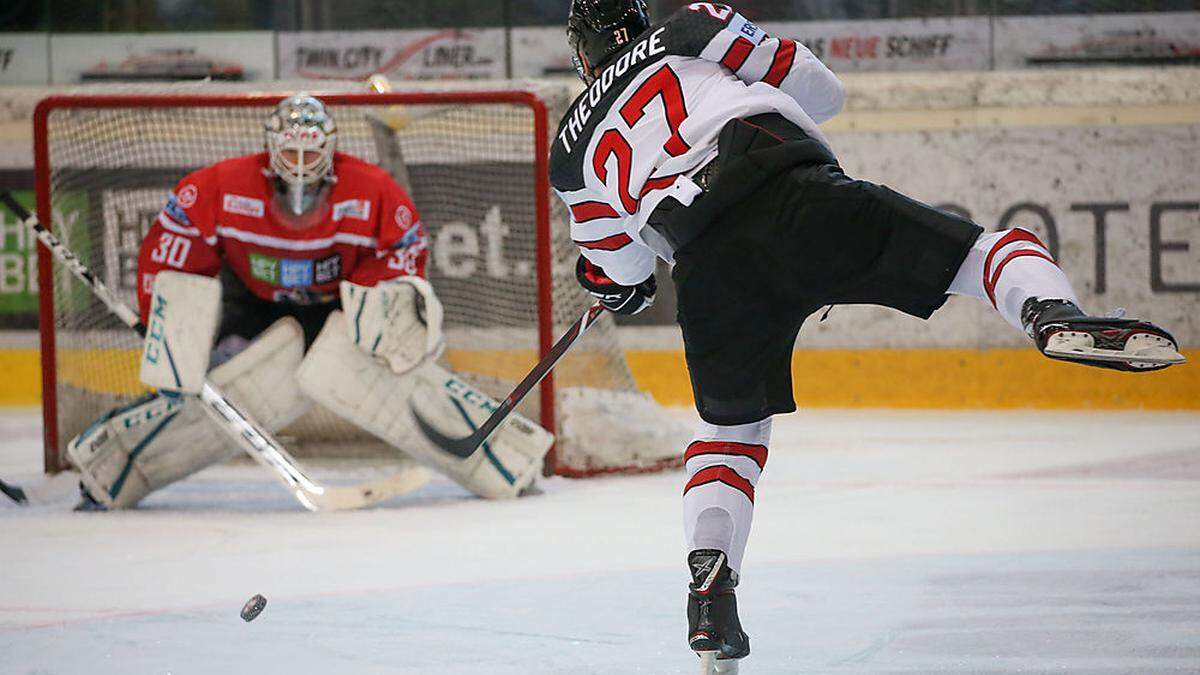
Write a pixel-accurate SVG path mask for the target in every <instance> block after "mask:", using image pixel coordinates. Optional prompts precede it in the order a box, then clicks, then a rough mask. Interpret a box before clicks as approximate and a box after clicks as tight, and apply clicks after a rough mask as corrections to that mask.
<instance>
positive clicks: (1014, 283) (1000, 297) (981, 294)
mask: <svg viewBox="0 0 1200 675" xmlns="http://www.w3.org/2000/svg"><path fill="white" fill-rule="evenodd" d="M948 292H949V293H953V294H955V295H970V296H972V297H976V298H979V299H981V300H985V301H987V302H989V303H991V305H992V306H993V307H995V308H996V310H997V311H999V312H1000V316H1002V317H1004V320H1005V321H1007V322H1008V323H1009V324H1010V325H1011V326H1013V327H1014V328H1016V329H1017V330H1020V331H1024V330H1025V327H1024V326H1022V325H1021V307H1022V306H1023V305H1024V304H1025V301H1026V300H1027V299H1029V298H1038V299H1040V300H1045V299H1048V298H1054V299H1059V300H1070V301H1071V302H1073V303H1075V304H1077V305H1078V304H1079V300H1078V298H1077V297H1076V296H1075V290H1074V289H1072V288H1071V282H1070V281H1069V280H1068V279H1067V276H1066V275H1065V274H1063V271H1062V270H1061V269H1059V267H1058V265H1057V264H1056V263H1055V262H1054V259H1053V258H1051V257H1050V251H1049V250H1048V249H1047V248H1046V245H1045V244H1043V243H1042V241H1041V240H1040V239H1038V237H1037V235H1035V234H1034V233H1032V232H1030V231H1028V230H1023V229H1021V228H1015V229H1012V230H1005V231H1004V232H992V233H989V234H984V235H981V236H980V237H979V239H977V240H976V241H975V244H974V245H973V246H972V247H971V251H970V252H969V253H968V254H967V259H966V260H964V261H963V264H962V267H960V268H959V269H958V274H957V275H955V277H954V281H953V282H951V283H950V288H949V290H948Z"/></svg>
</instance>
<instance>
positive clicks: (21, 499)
mask: <svg viewBox="0 0 1200 675" xmlns="http://www.w3.org/2000/svg"><path fill="white" fill-rule="evenodd" d="M0 492H3V493H4V494H5V495H7V496H8V498H9V499H11V500H13V501H14V502H16V503H18V504H20V505H21V506H28V505H29V497H28V496H26V494H25V491H24V490H22V489H21V488H19V487H17V486H16V485H10V484H8V483H5V482H4V481H2V480H0Z"/></svg>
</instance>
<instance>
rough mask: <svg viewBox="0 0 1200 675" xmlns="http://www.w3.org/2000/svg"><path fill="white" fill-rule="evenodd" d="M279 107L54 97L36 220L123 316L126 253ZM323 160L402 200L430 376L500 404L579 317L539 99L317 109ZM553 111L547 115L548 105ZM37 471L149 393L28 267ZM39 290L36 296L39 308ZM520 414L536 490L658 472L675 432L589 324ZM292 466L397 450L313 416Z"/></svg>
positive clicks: (68, 297)
mask: <svg viewBox="0 0 1200 675" xmlns="http://www.w3.org/2000/svg"><path fill="white" fill-rule="evenodd" d="M294 92H295V89H289V90H279V91H276V92H272V93H269V94H262V93H254V94H249V93H220V92H207V91H205V92H196V91H189V92H188V93H183V94H178V93H172V94H168V95H153V94H143V93H120V94H111V93H108V92H106V93H105V94H104V95H75V96H61V97H52V98H49V99H46V100H44V101H42V103H41V104H40V105H39V106H38V108H37V110H36V112H35V123H34V127H35V165H36V178H37V198H38V204H37V207H38V215H39V218H40V219H41V220H42V221H43V222H51V223H52V227H53V229H54V231H55V232H56V234H57V235H58V236H59V237H60V238H61V239H62V240H63V241H64V242H65V243H66V244H67V246H68V247H69V248H70V249H71V250H72V251H73V252H74V253H75V254H76V255H77V256H79V257H80V258H81V259H82V261H83V262H84V264H85V265H87V266H88V267H89V268H90V269H91V270H92V271H93V273H95V274H96V275H97V277H98V278H99V279H100V280H102V281H103V282H104V283H105V284H107V285H108V286H109V287H110V288H113V289H117V290H118V291H119V292H120V294H121V295H122V296H123V297H124V298H125V300H126V302H127V303H129V304H130V306H134V305H135V304H136V286H135V284H136V268H137V253H138V248H139V245H140V242H141V240H142V237H143V236H144V234H145V232H146V231H147V229H148V227H149V225H150V223H151V222H152V221H153V219H154V218H156V217H157V214H158V212H159V210H160V209H161V208H162V206H163V204H164V203H165V201H166V198H167V195H168V193H169V191H170V190H171V188H173V187H174V185H175V184H176V183H177V181H178V180H179V179H181V178H182V177H183V176H184V175H185V174H187V173H188V172H190V171H193V170H195V169H197V168H200V167H202V166H205V165H208V164H211V163H213V162H217V161H219V160H222V159H225V158H228V157H234V156H238V155H243V154H248V153H253V152H258V151H261V149H262V148H263V132H262V130H263V121H264V119H265V117H266V115H267V113H268V112H269V111H270V109H271V108H272V107H273V106H274V104H275V103H276V102H278V101H279V99H281V98H282V97H284V96H286V95H290V94H291V93H294ZM319 95H320V96H321V97H322V98H323V99H324V100H325V101H326V103H327V104H328V106H329V109H330V113H331V114H332V115H333V117H334V119H335V120H336V122H337V125H338V149H339V150H341V151H343V152H347V153H349V154H352V155H355V156H358V157H360V158H363V159H366V160H368V161H371V162H374V163H377V164H379V165H380V166H382V167H383V168H385V169H386V170H388V171H389V172H390V173H391V174H392V175H393V176H394V177H395V178H396V179H397V181H398V182H400V183H401V184H402V185H404V186H405V187H406V188H408V189H409V191H410V193H411V194H412V196H413V199H414V201H415V202H416V205H417V208H418V210H419V211H420V213H421V217H422V221H423V222H424V223H425V225H426V228H427V229H428V231H429V234H430V249H431V252H430V265H429V276H430V280H431V282H432V283H433V285H434V287H435V289H436V290H437V293H438V296H439V297H440V298H441V300H442V302H443V304H444V305H445V309H446V320H445V326H446V334H447V343H448V344H447V347H448V348H447V351H446V354H445V356H444V357H443V361H444V364H443V365H445V366H447V367H448V368H450V369H451V370H453V371H455V372H457V373H458V374H460V376H462V377H463V378H464V379H466V380H468V381H469V382H471V383H472V384H474V385H475V386H476V387H478V388H480V389H481V390H483V391H484V392H486V393H488V394H489V395H491V396H493V397H495V398H498V399H499V398H503V397H504V396H506V395H507V394H508V392H509V391H510V390H511V388H512V387H513V386H515V384H516V383H517V382H518V381H520V379H521V378H522V377H523V376H524V375H525V374H526V373H527V372H528V371H529V369H530V368H531V367H532V366H533V364H534V363H535V362H536V360H537V359H538V358H539V355H540V354H541V353H543V352H544V351H545V350H546V349H547V348H548V347H549V345H550V344H552V342H553V339H555V338H556V337H557V335H559V334H560V332H561V331H562V330H564V329H565V328H566V327H567V326H569V325H570V324H571V322H573V321H575V320H577V319H578V316H579V313H580V312H581V311H582V310H583V309H584V308H585V307H586V306H587V304H588V299H587V297H586V296H585V295H584V294H583V292H582V291H581V290H580V289H579V288H578V286H577V284H576V283H575V282H574V277H573V267H574V261H575V257H576V255H577V253H576V250H575V247H574V245H573V244H572V243H571V242H570V239H569V233H568V228H567V227H566V224H565V222H564V219H565V217H566V214H565V212H564V210H563V209H562V208H561V206H560V205H559V204H558V203H557V202H558V200H556V199H552V198H551V197H552V195H551V194H550V191H549V187H548V184H547V182H546V157H547V155H548V144H549V137H550V134H551V133H552V132H553V128H552V125H553V120H557V119H558V116H559V114H560V113H561V110H562V109H563V108H564V107H565V104H566V103H567V98H566V97H565V96H562V95H557V94H555V92H553V91H551V95H549V96H547V95H545V92H544V91H543V92H542V95H539V94H538V93H534V92H532V91H527V90H504V91H499V90H495V91H453V92H449V91H441V92H429V91H424V92H422V91H416V92H400V93H388V94H374V93H372V94H363V93H349V94H347V93H327V94H319ZM547 101H549V103H547ZM39 265H40V274H41V277H40V287H41V288H42V289H43V290H42V293H41V326H42V329H41V332H42V359H43V403H44V417H45V434H46V438H45V450H46V468H47V470H50V471H55V470H59V469H62V468H65V467H66V456H65V453H64V451H63V450H64V448H65V447H66V444H67V442H68V441H69V440H70V439H71V438H73V437H74V436H75V435H77V434H78V433H79V432H80V431H82V430H83V429H84V428H85V427H86V426H87V425H88V424H89V423H90V422H91V421H92V420H94V419H95V418H96V417H97V416H99V415H101V414H103V413H104V412H106V411H108V410H110V409H112V408H114V407H117V406H120V405H125V404H128V403H130V402H131V401H133V400H136V398H137V397H139V396H142V395H144V394H146V393H147V390H146V388H145V387H144V386H143V385H141V384H140V383H139V382H138V378H137V365H138V356H139V349H140V343H139V340H138V338H137V337H136V336H135V335H134V334H133V333H132V332H131V331H129V330H128V329H127V328H125V327H124V326H123V325H121V324H120V323H119V322H118V321H117V320H116V319H115V318H114V317H112V316H111V315H110V314H109V313H108V312H107V310H106V309H105V308H104V307H103V305H101V304H100V303H99V302H98V301H96V300H95V299H94V298H93V297H92V296H91V294H90V293H89V291H88V289H86V288H85V287H84V286H83V285H82V284H80V283H78V282H77V281H76V280H75V279H73V278H72V276H71V275H70V273H69V272H68V271H67V270H66V269H65V268H63V267H62V266H61V265H59V264H57V263H53V264H52V261H51V259H50V257H49V255H48V254H47V253H46V252H45V251H44V250H43V251H41V256H40V258H39ZM49 291H52V292H49ZM519 411H520V412H521V413H522V414H524V415H526V416H527V417H529V418H530V419H533V420H538V421H540V422H541V423H542V425H543V426H545V427H546V428H548V429H550V430H552V431H554V432H555V433H556V435H557V440H556V445H555V449H554V451H553V452H552V455H551V456H550V457H549V458H548V462H547V472H548V473H557V474H561V475H568V476H586V475H594V474H598V473H608V472H617V471H638V470H652V469H657V468H662V467H665V466H671V465H674V464H675V463H676V461H677V460H676V458H677V457H678V456H679V454H680V452H679V451H680V449H681V447H682V446H681V441H682V440H684V437H685V436H686V430H684V429H681V428H679V425H678V424H677V423H672V422H671V421H670V419H669V416H666V415H664V414H663V413H662V411H661V410H660V409H659V408H658V406H657V405H656V404H655V403H654V402H653V400H652V399H650V397H649V396H647V395H646V394H644V393H641V392H639V391H638V389H637V387H636V386H635V383H634V379H633V376H632V374H631V372H630V370H629V367H628V365H627V363H626V361H625V358H624V355H623V353H622V351H621V348H620V345H619V343H618V341H617V335H616V329H615V327H614V325H613V323H612V321H611V318H610V317H604V318H603V319H602V320H601V321H600V322H599V323H598V324H597V325H595V326H594V327H593V328H592V329H590V330H589V333H588V334H587V335H586V336H585V337H584V338H583V339H582V340H581V341H580V342H579V343H578V344H577V345H576V346H575V347H574V348H573V349H572V351H571V352H570V353H569V355H568V356H567V357H566V358H565V359H564V360H563V361H562V362H561V363H560V365H559V366H558V367H557V368H556V370H555V371H554V373H553V374H552V377H548V378H547V379H546V380H545V381H544V382H543V384H542V385H541V391H540V395H531V396H529V397H528V398H527V400H526V402H525V403H523V404H522V406H521V408H520V409H519ZM277 436H278V438H279V439H280V440H281V441H282V442H283V443H284V444H285V445H287V446H288V447H289V449H291V450H293V452H295V453H296V454H297V455H298V456H301V457H309V458H330V459H350V460H359V459H361V460H374V459H386V458H388V457H390V456H392V457H394V455H395V451H394V450H393V449H391V448H388V447H387V446H386V445H385V444H383V443H382V442H380V441H378V440H377V439H374V438H372V437H370V436H368V435H367V434H365V433H364V432H361V431H359V430H357V429H356V428H354V427H353V426H351V425H349V424H347V423H345V422H344V421H342V420H340V419H339V418H337V417H336V416H335V415H333V414H332V413H329V412H328V411H324V410H321V409H319V408H318V409H315V410H314V411H313V412H312V413H310V414H308V415H306V416H305V417H304V418H303V419H301V420H300V421H299V422H297V423H296V424H294V425H293V426H291V427H289V428H288V429H286V430H284V431H283V432H281V433H279V434H277Z"/></svg>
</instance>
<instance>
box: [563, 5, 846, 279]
mask: <svg viewBox="0 0 1200 675" xmlns="http://www.w3.org/2000/svg"><path fill="white" fill-rule="evenodd" d="M843 101H844V93H843V89H842V84H841V82H839V81H838V79H837V77H836V76H834V74H833V73H832V72H830V70H829V69H828V68H826V67H825V65H824V64H823V63H821V62H820V61H819V60H818V59H817V57H816V56H814V55H813V54H812V52H810V51H809V50H808V49H807V48H805V47H804V45H802V44H799V43H797V42H796V41H794V40H789V39H786V38H771V37H769V36H767V35H766V33H764V32H763V31H762V29H760V28H758V27H757V26H755V25H754V24H752V23H750V22H749V21H747V20H746V19H745V17H743V16H742V15H740V14H738V13H737V12H735V11H734V10H733V9H732V8H730V7H728V6H726V5H720V4H715V3H711V2H694V3H692V4H690V5H688V6H687V7H684V8H683V9H681V10H679V11H678V12H676V13H675V14H674V15H673V16H671V17H670V18H669V19H667V20H666V21H665V22H663V23H661V24H657V25H655V26H654V27H652V28H651V29H650V30H648V31H647V32H646V33H644V34H643V35H642V36H641V37H640V38H639V39H637V40H636V41H634V42H632V43H631V44H629V45H628V46H626V47H625V49H624V50H622V51H621V52H619V53H618V55H617V56H616V57H614V58H612V59H610V60H609V61H608V65H607V66H605V68H604V69H603V70H602V71H601V73H600V75H599V77H597V78H596V81H595V82H593V83H592V85H591V86H590V87H589V88H588V89H587V90H586V91H584V93H583V94H581V95H580V96H579V98H577V99H576V100H575V101H574V102H573V103H572V104H571V107H570V109H569V110H568V111H567V114H566V116H565V117H564V118H563V120H562V122H561V124H560V125H559V128H558V132H557V137H556V138H555V139H554V146H553V149H552V150H551V153H550V180H551V183H552V184H553V185H554V189H555V191H556V192H557V193H558V195H559V197H561V198H562V200H563V201H564V202H565V203H566V204H567V207H568V208H569V209H570V212H571V238H572V239H573V240H574V241H575V243H576V244H577V245H578V246H579V248H580V250H581V251H582V253H583V255H584V256H585V257H587V259H588V260H590V261H591V262H592V263H593V264H595V265H598V266H599V267H601V268H603V270H604V272H605V273H606V274H607V275H608V277H609V278H611V279H613V280H614V281H616V282H617V283H620V284H626V285H634V284H637V283H640V282H642V281H644V280H645V279H646V278H647V277H649V276H650V275H651V274H652V273H653V272H654V266H655V258H656V257H661V258H663V259H664V260H666V261H667V262H672V258H673V254H674V252H673V251H672V250H671V247H670V246H669V245H668V244H667V242H666V241H665V240H664V239H663V238H662V237H661V236H659V235H658V233H657V232H655V231H654V230H653V229H651V228H650V227H648V226H647V224H646V221H647V219H648V218H649V216H650V213H651V212H652V211H653V210H654V208H655V207H656V206H658V204H659V203H660V202H661V201H662V200H663V199H665V198H666V197H667V196H674V197H675V198H676V199H678V200H679V201H680V202H681V203H682V204H684V205H687V204H691V203H692V200H694V199H695V197H696V196H697V195H698V194H700V192H701V190H700V188H699V186H697V185H696V184H695V183H694V182H692V180H691V179H690V178H689V176H690V175H691V174H692V173H694V172H695V171H696V170H698V169H699V168H701V167H703V166H704V165H705V164H707V163H708V162H709V161H710V160H712V159H713V158H714V157H715V156H716V154H717V136H718V135H719V134H720V132H721V129H722V127H724V125H725V123H726V122H728V121H730V120H732V119H742V118H746V117H751V116H753V115H758V114H761V113H771V112H774V113H779V114H781V115H783V116H784V117H786V118H788V119H789V120H791V121H792V122H794V123H795V124H797V125H799V126H800V127H801V128H803V129H804V130H805V131H806V132H807V133H808V134H809V135H811V136H813V137H814V138H817V139H819V140H821V141H822V142H824V143H826V145H828V141H827V140H826V139H825V136H824V135H823V134H822V133H821V131H820V130H819V129H818V128H817V124H819V123H821V122H824V121H825V120H827V119H829V118H831V117H833V116H834V115H836V114H837V113H838V112H839V111H841V108H842V103H843Z"/></svg>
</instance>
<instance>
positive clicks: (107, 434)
mask: <svg viewBox="0 0 1200 675" xmlns="http://www.w3.org/2000/svg"><path fill="white" fill-rule="evenodd" d="M303 356H304V333H303V331H302V330H301V328H300V324H299V323H297V322H296V320H295V319H292V318H285V319H281V320H280V321H278V322H276V323H275V324H274V325H272V326H271V327H270V328H268V329H267V330H266V331H264V332H263V334H262V335H260V336H259V337H258V338H257V339H255V341H254V342H252V343H251V344H250V346H248V347H247V348H246V349H245V350H244V351H242V352H241V353H240V354H238V355H237V356H235V357H233V358H232V359H230V360H229V361H228V362H226V363H225V364H223V365H221V366H220V367H218V368H216V369H214V370H213V371H212V372H211V373H210V374H209V379H210V380H211V381H212V382H213V383H214V384H216V385H217V386H218V387H220V388H222V389H223V390H224V393H225V394H226V396H228V397H229V399H230V400H231V401H233V402H234V403H235V404H236V405H237V406H238V407H240V408H241V409H242V410H244V411H245V412H247V413H249V414H250V416H251V417H253V418H254V419H255V420H256V421H257V422H258V423H259V424H261V425H262V426H263V428H265V429H266V430H267V431H269V432H274V431H278V430H279V429H282V428H284V427H285V426H287V425H289V424H291V423H292V422H294V421H295V420H296V419H298V418H299V417H300V416H301V415H303V414H304V413H305V412H306V411H307V410H308V409H309V408H310V407H311V405H312V403H311V402H310V401H309V400H308V399H307V398H305V397H304V396H303V394H301V393H300V392H299V389H298V387H297V386H296V380H295V372H296V369H297V368H298V367H299V366H300V361H301V359H302V358H303ZM237 453H238V448H237V446H236V445H235V444H234V443H232V442H231V441H229V440H228V439H227V438H226V436H225V435H224V434H223V433H222V432H221V431H220V430H218V429H217V428H216V427H215V423H214V422H213V421H212V420H211V419H210V418H209V417H208V415H207V414H206V413H205V411H204V408H203V404H202V403H201V402H200V401H199V400H197V399H195V398H194V397H191V396H179V395H174V394H171V395H165V394H159V395H151V396H148V397H146V398H144V399H141V400H139V401H137V402H135V403H133V404H132V405H129V406H126V407H124V408H119V409H117V410H114V411H112V412H110V413H108V414H106V415H104V416H103V417H101V418H100V419H98V420H96V422H94V423H93V424H92V425H91V426H90V427H88V428H87V429H86V430H84V432H83V433H81V434H80V435H79V436H76V437H75V438H74V439H72V440H71V442H70V443H69V444H68V445H67V454H68V455H69V456H70V458H71V461H72V463H73V464H74V465H75V466H76V467H77V468H78V469H79V473H80V480H81V481H82V482H83V484H84V486H85V487H86V488H87V490H88V493H89V494H90V495H92V497H93V498H95V499H96V500H97V501H99V502H101V503H103V504H105V505H107V506H109V507H111V508H128V507H132V506H135V505H136V504H137V503H138V502H139V501H141V500H142V499H143V498H144V497H145V496H146V495H148V494H150V493H151V492H153V491H155V490H157V489H160V488H162V487H164V486H166V485H169V484H171V483H174V482H175V481H177V480H180V479H182V478H185V477H187V476H190V475H191V474H193V473H196V472H197V471H200V470H201V469H204V468H206V467H208V466H211V465H213V464H216V463H218V462H222V461H225V460H227V459H229V458H230V457H233V456H235V455H237Z"/></svg>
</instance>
